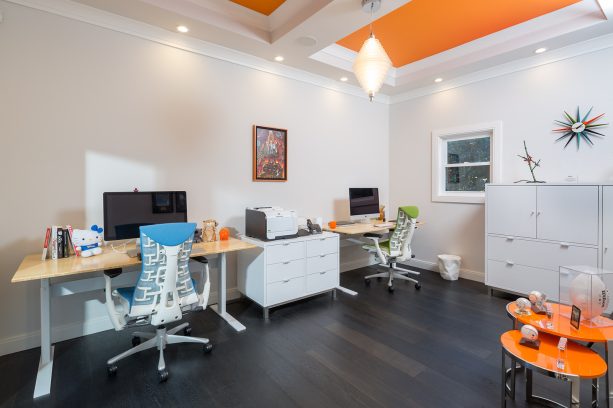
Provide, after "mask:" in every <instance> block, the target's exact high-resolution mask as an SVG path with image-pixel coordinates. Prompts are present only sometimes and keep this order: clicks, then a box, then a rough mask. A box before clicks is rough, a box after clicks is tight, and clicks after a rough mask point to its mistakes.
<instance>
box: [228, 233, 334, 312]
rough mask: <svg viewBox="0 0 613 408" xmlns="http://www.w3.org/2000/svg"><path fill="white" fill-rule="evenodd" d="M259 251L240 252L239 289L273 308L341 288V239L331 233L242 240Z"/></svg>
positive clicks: (266, 310)
mask: <svg viewBox="0 0 613 408" xmlns="http://www.w3.org/2000/svg"><path fill="white" fill-rule="evenodd" d="M243 240H245V241H248V242H250V243H252V244H254V245H257V246H258V248H256V249H252V250H246V251H240V252H239V253H238V289H239V291H240V292H241V293H242V294H244V295H245V296H247V297H248V298H250V299H251V300H253V301H254V302H256V303H257V304H259V305H260V306H262V308H263V310H264V317H265V318H268V312H269V309H270V308H271V307H274V306H278V305H281V304H284V303H288V302H292V301H295V300H298V299H301V298H304V297H308V296H313V295H317V294H320V293H323V292H329V291H332V292H333V294H334V290H335V288H336V287H337V286H339V236H338V234H334V233H331V232H324V233H322V234H317V235H310V236H306V237H299V238H291V239H283V240H277V241H260V240H258V239H253V238H243Z"/></svg>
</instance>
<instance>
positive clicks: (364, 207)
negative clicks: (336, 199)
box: [349, 187, 379, 222]
mask: <svg viewBox="0 0 613 408" xmlns="http://www.w3.org/2000/svg"><path fill="white" fill-rule="evenodd" d="M349 215H350V218H351V221H361V222H368V221H369V220H370V219H372V218H376V217H378V216H379V189H378V188H376V187H375V188H350V189H349Z"/></svg>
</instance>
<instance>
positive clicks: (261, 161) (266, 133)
mask: <svg viewBox="0 0 613 408" xmlns="http://www.w3.org/2000/svg"><path fill="white" fill-rule="evenodd" d="M252 149H253V181H287V129H278V128H272V127H267V126H258V125H253V145H252Z"/></svg>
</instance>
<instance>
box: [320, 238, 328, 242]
mask: <svg viewBox="0 0 613 408" xmlns="http://www.w3.org/2000/svg"><path fill="white" fill-rule="evenodd" d="M326 239H327V238H319V240H320V241H325V240H326Z"/></svg>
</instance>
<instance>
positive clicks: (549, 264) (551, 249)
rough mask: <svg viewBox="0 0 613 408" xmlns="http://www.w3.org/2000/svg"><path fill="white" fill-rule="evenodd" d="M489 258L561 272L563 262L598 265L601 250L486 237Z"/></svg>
mask: <svg viewBox="0 0 613 408" xmlns="http://www.w3.org/2000/svg"><path fill="white" fill-rule="evenodd" d="M487 259H490V260H494V261H503V262H507V261H509V262H511V263H514V264H516V265H525V266H532V267H535V268H543V269H551V270H553V271H556V272H557V271H558V269H559V267H560V265H588V266H594V267H596V266H598V249H597V248H586V247H581V246H575V245H567V244H561V243H552V242H538V241H528V240H525V239H517V238H512V239H510V238H505V237H495V236H488V237H487Z"/></svg>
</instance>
